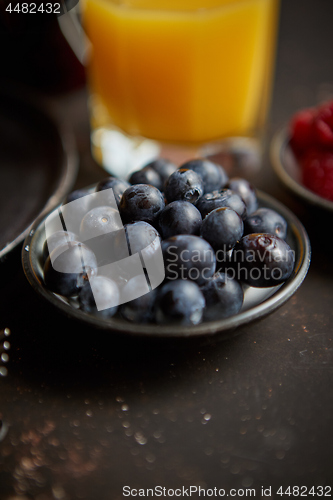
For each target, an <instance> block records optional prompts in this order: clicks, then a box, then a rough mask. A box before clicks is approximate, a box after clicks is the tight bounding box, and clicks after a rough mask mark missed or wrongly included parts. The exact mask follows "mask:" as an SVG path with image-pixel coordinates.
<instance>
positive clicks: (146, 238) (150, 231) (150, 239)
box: [124, 221, 161, 256]
mask: <svg viewBox="0 0 333 500" xmlns="http://www.w3.org/2000/svg"><path fill="white" fill-rule="evenodd" d="M124 227H125V231H126V236H127V242H128V246H129V252H130V255H133V254H135V253H139V252H141V251H143V250H144V251H145V255H147V256H148V254H151V255H152V254H154V253H155V252H156V251H157V249H158V248H159V247H160V242H161V237H160V235H159V233H158V231H157V230H156V229H155V228H154V227H153V226H151V225H150V224H148V222H144V221H138V222H133V223H132V224H126V225H125V226H124Z"/></svg>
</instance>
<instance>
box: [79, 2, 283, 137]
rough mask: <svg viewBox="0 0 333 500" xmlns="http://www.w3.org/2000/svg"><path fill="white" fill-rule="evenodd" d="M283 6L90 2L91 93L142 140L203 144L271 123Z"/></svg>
mask: <svg viewBox="0 0 333 500" xmlns="http://www.w3.org/2000/svg"><path fill="white" fill-rule="evenodd" d="M277 10H278V0H86V2H85V5H84V12H83V21H84V27H85V30H86V33H87V35H88V38H89V39H90V41H91V43H92V57H91V60H90V62H89V72H88V73H89V78H90V84H91V88H92V90H93V92H94V93H96V94H97V95H98V97H99V99H100V100H101V101H102V103H103V106H104V107H105V110H106V111H107V115H108V117H109V119H110V121H111V122H112V123H113V124H114V125H116V126H117V127H119V128H120V129H121V130H123V131H125V132H126V133H129V134H132V135H141V136H143V137H147V138H152V139H157V140H160V141H172V142H189V143H192V142H193V143H200V142H205V141H211V140H215V139H220V138H224V137H229V136H242V135H249V134H251V133H252V132H253V131H254V130H256V128H257V127H258V121H259V120H260V119H262V118H263V117H264V116H265V110H266V108H267V105H268V101H269V88H270V79H271V72H272V60H273V57H274V40H275V30H276V20H277Z"/></svg>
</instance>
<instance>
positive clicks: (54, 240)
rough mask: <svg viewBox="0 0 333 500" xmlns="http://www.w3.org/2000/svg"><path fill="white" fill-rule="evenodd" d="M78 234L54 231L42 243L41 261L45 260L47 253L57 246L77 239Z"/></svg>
mask: <svg viewBox="0 0 333 500" xmlns="http://www.w3.org/2000/svg"><path fill="white" fill-rule="evenodd" d="M77 240H78V236H77V235H76V234H75V233H71V232H70V231H56V232H55V233H53V234H50V236H49V237H48V238H47V239H46V240H45V242H44V245H43V261H44V262H45V261H46V259H47V258H48V256H49V254H50V253H51V252H52V251H53V250H54V249H55V248H57V247H60V246H61V245H64V244H65V243H69V242H70V241H77Z"/></svg>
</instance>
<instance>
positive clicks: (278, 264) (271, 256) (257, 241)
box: [232, 233, 295, 287]
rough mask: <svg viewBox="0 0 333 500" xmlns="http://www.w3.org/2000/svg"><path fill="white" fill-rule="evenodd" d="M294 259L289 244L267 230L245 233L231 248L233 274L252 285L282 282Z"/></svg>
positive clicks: (288, 273)
mask: <svg viewBox="0 0 333 500" xmlns="http://www.w3.org/2000/svg"><path fill="white" fill-rule="evenodd" d="M294 263H295V256H294V252H293V251H292V250H291V248H290V247H289V245H288V244H287V243H286V242H285V241H284V240H282V239H281V238H279V237H278V236H275V235H273V234H269V233H259V234H256V233H254V234H249V235H247V236H244V237H243V238H242V239H241V240H240V242H239V243H237V245H236V246H235V248H234V249H233V252H232V266H233V268H234V276H235V278H236V279H239V280H240V281H243V282H245V283H247V284H249V285H250V286H254V287H270V286H275V285H279V284H281V283H283V282H284V281H286V280H287V279H288V278H289V277H290V276H291V274H292V272H293V269H294Z"/></svg>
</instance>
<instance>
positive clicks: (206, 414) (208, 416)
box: [203, 413, 212, 422]
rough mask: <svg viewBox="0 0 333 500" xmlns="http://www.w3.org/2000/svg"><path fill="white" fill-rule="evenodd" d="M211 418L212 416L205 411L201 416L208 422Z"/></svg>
mask: <svg viewBox="0 0 333 500" xmlns="http://www.w3.org/2000/svg"><path fill="white" fill-rule="evenodd" d="M211 418H212V416H211V414H210V413H205V415H204V416H203V420H206V422H208V421H209V420H210V419H211Z"/></svg>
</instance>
